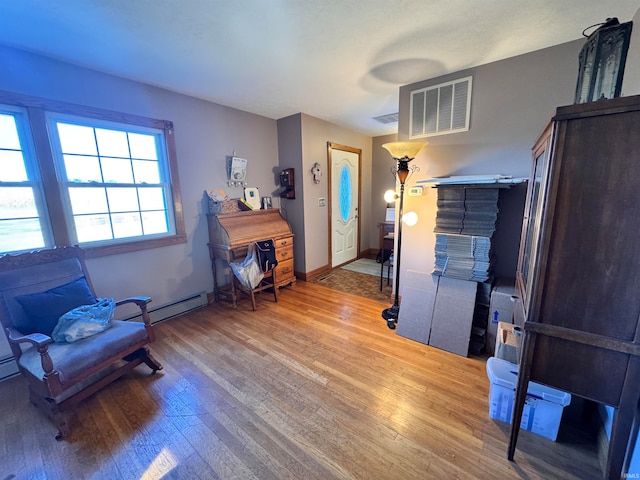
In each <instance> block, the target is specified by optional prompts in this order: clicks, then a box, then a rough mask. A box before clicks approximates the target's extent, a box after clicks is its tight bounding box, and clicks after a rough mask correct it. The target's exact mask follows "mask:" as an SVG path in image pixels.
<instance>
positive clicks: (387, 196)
mask: <svg viewBox="0 0 640 480" xmlns="http://www.w3.org/2000/svg"><path fill="white" fill-rule="evenodd" d="M397 198H398V195H397V194H396V191H395V190H387V191H386V192H384V201H385V202H387V203H391V202H395V201H396V199H397Z"/></svg>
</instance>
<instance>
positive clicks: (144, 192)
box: [138, 188, 166, 210]
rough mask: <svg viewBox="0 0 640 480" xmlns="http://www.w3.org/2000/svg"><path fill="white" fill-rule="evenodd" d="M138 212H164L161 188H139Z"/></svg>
mask: <svg viewBox="0 0 640 480" xmlns="http://www.w3.org/2000/svg"><path fill="white" fill-rule="evenodd" d="M138 195H139V197H140V210H164V209H165V208H166V207H165V203H164V192H163V190H162V188H139V189H138Z"/></svg>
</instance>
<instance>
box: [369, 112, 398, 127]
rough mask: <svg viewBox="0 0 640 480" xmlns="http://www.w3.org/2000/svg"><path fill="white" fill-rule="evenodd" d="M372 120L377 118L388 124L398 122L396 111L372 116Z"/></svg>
mask: <svg viewBox="0 0 640 480" xmlns="http://www.w3.org/2000/svg"><path fill="white" fill-rule="evenodd" d="M373 119H374V120H377V121H378V122H380V123H383V124H384V125H389V124H390V123H398V112H396V113H387V114H386V115H380V116H379V117H373Z"/></svg>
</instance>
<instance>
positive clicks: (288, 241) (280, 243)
mask: <svg viewBox="0 0 640 480" xmlns="http://www.w3.org/2000/svg"><path fill="white" fill-rule="evenodd" d="M275 244H276V249H280V248H286V247H291V248H293V237H285V238H279V239H277V240H276V241H275Z"/></svg>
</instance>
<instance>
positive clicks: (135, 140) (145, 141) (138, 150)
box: [129, 133, 158, 160]
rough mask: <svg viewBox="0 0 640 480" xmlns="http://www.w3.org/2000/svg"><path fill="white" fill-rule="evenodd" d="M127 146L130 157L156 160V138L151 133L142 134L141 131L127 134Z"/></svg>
mask: <svg viewBox="0 0 640 480" xmlns="http://www.w3.org/2000/svg"><path fill="white" fill-rule="evenodd" d="M129 148H130V149H131V157H133V158H140V159H142V160H157V159H158V153H157V151H156V138H155V136H153V135H143V134H141V133H130V134H129Z"/></svg>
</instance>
